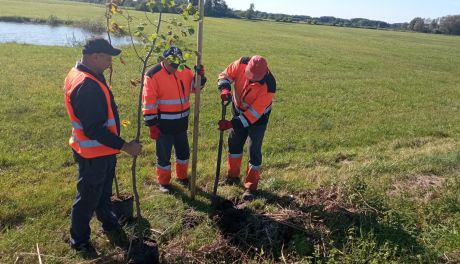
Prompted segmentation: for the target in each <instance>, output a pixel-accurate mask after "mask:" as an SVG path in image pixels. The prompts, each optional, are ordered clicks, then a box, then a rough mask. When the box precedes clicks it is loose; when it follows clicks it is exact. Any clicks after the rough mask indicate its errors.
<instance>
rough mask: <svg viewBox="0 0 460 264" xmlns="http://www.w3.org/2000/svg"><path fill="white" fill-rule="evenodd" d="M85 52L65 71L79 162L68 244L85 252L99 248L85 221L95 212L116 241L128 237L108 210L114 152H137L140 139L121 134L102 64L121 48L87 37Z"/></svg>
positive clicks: (119, 242) (106, 65)
mask: <svg viewBox="0 0 460 264" xmlns="http://www.w3.org/2000/svg"><path fill="white" fill-rule="evenodd" d="M82 53H83V57H82V59H81V61H78V62H77V64H76V65H75V67H74V68H72V69H71V70H70V72H69V73H68V75H67V77H66V79H65V82H64V98H65V105H66V109H67V113H68V115H69V118H70V121H71V125H72V136H71V138H70V140H69V145H70V146H71V148H72V150H73V156H74V159H75V161H76V162H77V164H78V181H77V194H76V197H75V200H74V203H73V206H72V211H71V228H70V245H71V247H72V248H73V249H75V250H77V251H78V252H80V253H82V254H83V255H84V256H88V257H93V256H96V255H97V253H96V251H95V249H94V247H93V246H92V245H91V243H90V241H89V239H90V233H91V229H90V226H89V222H90V220H91V218H92V216H93V213H94V212H95V213H96V216H97V218H98V219H99V221H101V222H102V228H103V230H104V232H105V233H106V234H107V236H108V237H109V239H111V240H112V242H113V243H114V244H115V245H119V246H121V245H123V244H125V243H126V242H127V239H126V234H124V232H123V230H122V229H121V226H120V224H119V223H118V221H117V218H116V216H115V215H114V213H113V212H112V210H111V201H110V197H111V196H112V182H113V178H114V176H115V167H116V162H117V158H116V154H118V153H119V152H120V150H123V151H125V152H126V153H128V154H130V155H131V156H137V155H138V154H139V153H140V152H141V149H142V146H141V144H139V143H137V142H135V141H131V142H129V143H128V142H125V141H124V140H123V139H122V138H121V137H120V119H119V115H118V110H117V105H116V103H115V100H114V97H113V94H112V92H111V90H110V87H109V86H108V85H107V83H106V80H105V78H104V75H103V72H104V70H106V69H108V68H110V67H112V56H116V55H118V54H120V53H121V50H120V49H117V48H114V47H113V46H112V45H111V44H110V43H109V42H108V41H107V40H105V39H103V38H91V39H89V40H88V41H87V42H86V44H85V45H84V47H83V50H82Z"/></svg>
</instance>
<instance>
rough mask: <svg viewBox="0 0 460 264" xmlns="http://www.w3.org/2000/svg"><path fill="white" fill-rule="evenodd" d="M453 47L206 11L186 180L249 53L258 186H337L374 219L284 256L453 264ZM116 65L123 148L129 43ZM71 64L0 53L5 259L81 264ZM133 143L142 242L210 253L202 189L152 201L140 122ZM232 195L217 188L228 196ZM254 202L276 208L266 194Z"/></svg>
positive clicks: (43, 55)
mask: <svg viewBox="0 0 460 264" xmlns="http://www.w3.org/2000/svg"><path fill="white" fill-rule="evenodd" d="M0 6H2V9H1V10H0V16H26V17H41V18H47V17H48V16H49V15H55V16H57V17H58V18H60V19H72V20H80V19H85V18H92V19H95V18H97V17H100V18H101V20H103V15H104V9H103V8H101V7H99V6H96V5H89V4H82V3H74V2H67V1H57V0H56V1H54V0H53V1H52V0H50V1H38V2H35V1H9V0H0ZM4 7H5V8H4ZM136 15H140V14H136ZM194 39H195V36H193V38H192V39H190V40H188V43H193V41H194ZM459 44H460V38H459V37H452V36H441V35H431V34H415V33H402V32H391V31H377V30H364V29H351V28H336V27H324V26H309V25H299V24H284V23H273V22H253V21H244V20H233V19H215V18H206V20H205V33H204V51H203V56H204V57H203V62H204V64H205V67H206V72H207V76H208V84H207V85H206V88H205V90H203V93H202V102H201V106H202V108H201V114H200V138H199V157H198V162H199V163H198V179H197V185H198V186H199V187H200V188H203V189H204V190H205V191H207V192H210V191H211V190H212V184H213V179H214V173H215V160H216V153H217V141H218V131H217V130H216V122H217V120H218V119H219V117H220V103H219V97H218V93H217V90H216V78H217V74H218V73H219V72H220V71H222V70H223V69H224V68H225V67H226V66H227V65H228V64H229V63H231V62H232V61H233V60H235V59H237V58H239V57H240V56H247V55H253V54H261V55H263V56H265V57H266V58H267V59H268V61H269V65H270V69H271V70H272V72H273V73H274V75H275V76H276V78H277V82H278V90H277V94H276V97H275V101H274V107H273V112H272V115H271V117H270V124H269V128H268V130H267V133H266V136H265V142H264V148H263V151H264V161H263V164H264V173H263V176H262V180H261V184H260V189H261V190H263V191H264V192H266V193H270V194H272V195H273V196H275V197H276V196H283V195H288V194H294V196H295V195H296V194H297V193H298V192H301V191H305V190H311V191H315V190H317V189H318V188H320V187H324V186H325V187H330V186H338V187H339V188H341V189H343V190H344V192H345V194H346V198H347V199H348V200H349V201H350V202H353V203H356V204H357V205H358V206H362V207H368V208H372V209H375V210H376V211H378V214H377V215H378V217H376V218H375V219H372V220H369V219H368V218H366V217H365V216H363V219H362V221H361V222H362V225H361V226H358V227H350V226H343V227H342V229H341V230H339V232H338V233H339V234H342V233H343V234H344V235H342V236H339V237H338V239H339V240H340V241H341V243H334V242H333V241H332V242H330V245H329V246H328V248H329V249H330V250H328V251H327V254H324V255H319V252H320V250H319V249H317V248H316V247H315V249H314V250H313V251H314V252H313V253H312V252H310V253H308V254H307V253H300V252H302V250H301V249H302V243H300V242H299V243H298V245H297V246H296V245H293V244H292V243H291V244H289V245H286V249H287V250H288V251H289V252H291V253H292V254H296V252H297V255H300V258H301V259H302V258H303V260H304V262H305V263H307V262H309V261H317V262H326V263H327V262H330V263H334V261H340V262H354V263H369V262H372V261H375V263H388V262H394V263H414V262H420V263H433V262H447V261H460V257H459V255H460V233H459V232H460V182H459V180H458V177H459V174H460V125H459V124H460V89H459V85H458V84H459V83H460V75H459V74H458V73H459V72H460V45H459ZM123 56H124V58H125V60H126V61H127V65H122V64H120V63H118V61H117V59H114V84H113V87H114V88H113V92H114V95H115V97H116V100H117V102H118V105H119V111H120V114H121V118H122V119H126V120H129V121H131V125H130V126H128V127H126V128H123V129H122V136H123V137H124V138H126V139H131V138H133V137H134V135H135V122H136V105H137V94H138V91H137V88H132V87H131V86H130V84H129V80H130V79H133V78H138V77H139V73H138V71H139V62H138V61H136V59H135V57H134V53H133V50H132V49H130V48H128V47H126V48H125V49H124V52H123ZM79 57H80V50H79V49H78V48H69V47H44V46H33V45H22V44H0V74H1V76H2V77H1V78H0V124H1V125H0V179H1V180H0V229H1V233H0V262H1V263H12V262H14V261H15V259H16V257H18V256H21V258H20V262H19V263H31V262H36V257H33V256H27V255H20V254H21V252H22V253H23V252H34V251H35V246H36V244H37V243H38V245H39V247H40V250H41V252H42V253H43V254H46V255H50V256H53V257H46V258H45V260H46V263H74V262H79V261H81V259H80V258H79V257H78V256H76V255H75V254H74V253H73V252H72V251H71V250H70V248H69V247H68V245H67V243H66V241H67V240H68V237H69V235H68V230H69V213H70V207H71V204H72V199H73V196H74V193H75V177H76V165H75V164H74V162H73V160H72V156H71V151H70V149H69V147H68V145H67V141H68V137H69V134H70V125H69V122H68V118H67V114H66V112H65V108H64V104H63V94H62V83H63V80H64V78H65V76H66V74H67V72H68V70H69V69H70V68H71V67H72V66H73V65H74V63H75V61H77V60H78V59H79ZM190 64H191V65H193V62H191V63H190ZM191 121H192V120H191ZM192 124H193V121H192V122H191V127H192ZM190 131H191V129H190ZM190 135H191V133H190ZM190 140H191V137H190ZM142 142H143V143H144V150H143V153H142V155H141V156H140V158H139V159H138V160H139V164H138V168H139V169H138V177H139V190H140V196H141V203H142V212H143V216H144V217H145V218H146V219H147V220H148V221H149V222H150V225H151V227H152V228H153V229H155V230H159V231H161V232H163V235H161V236H156V237H155V236H154V237H155V238H156V239H157V240H158V241H159V242H160V249H162V248H166V247H167V246H168V245H171V244H173V243H175V242H177V241H180V240H182V241H185V242H186V245H185V247H186V250H190V251H196V250H198V249H200V248H201V247H202V246H205V245H208V244H212V243H213V242H214V241H215V240H216V239H217V236H218V234H219V228H218V227H217V226H216V224H215V222H213V221H212V220H210V219H208V218H207V216H208V214H209V213H210V211H211V206H210V200H209V199H208V197H207V196H206V195H202V194H199V195H197V197H196V200H195V201H190V199H188V195H189V194H188V192H187V191H186V190H183V189H180V188H179V190H182V192H179V193H178V194H177V195H174V196H173V195H163V194H160V193H159V192H158V191H157V190H156V189H157V187H156V185H155V184H154V182H155V179H154V178H153V171H154V166H155V158H154V149H155V148H154V144H153V143H152V141H151V140H150V139H149V138H148V136H147V131H146V128H143V129H142ZM246 156H247V153H245V158H246V159H247V157H246ZM130 165H131V159H130V158H129V157H128V156H127V155H125V154H122V155H120V156H119V164H118V177H119V181H120V184H121V189H122V190H123V191H126V192H130V191H131V180H130ZM223 169H224V170H225V163H224V164H223ZM223 174H224V173H223ZM241 192H242V190H241V189H239V188H236V187H231V188H230V187H223V188H220V189H219V193H220V194H221V195H223V196H225V197H227V198H231V197H234V196H236V195H238V194H241ZM250 206H252V208H256V209H258V210H262V211H264V210H268V211H270V210H273V205H272V204H271V203H270V201H269V199H268V198H267V197H266V196H263V197H262V198H261V199H258V200H256V201H254V202H252V205H250ZM190 214H193V215H196V216H197V217H198V218H199V219H205V220H203V221H201V222H200V224H199V225H198V226H195V227H192V228H186V227H184V226H183V218H184V216H189V215H190ZM92 227H93V233H92V239H93V241H95V242H96V246H97V247H98V249H99V250H101V251H102V253H104V254H111V253H113V248H111V247H110V246H109V245H108V243H107V242H106V240H105V238H104V236H103V235H102V234H101V232H100V231H99V230H100V225H99V223H97V221H96V220H94V221H93V222H92ZM299 240H300V241H302V240H301V239H299ZM291 242H292V241H291ZM293 243H294V242H293ZM294 244H295V243H294ZM321 252H322V251H321ZM286 254H287V253H286ZM34 258H35V259H34ZM272 261H273V262H277V261H281V260H280V259H273V260H272Z"/></svg>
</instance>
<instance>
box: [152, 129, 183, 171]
mask: <svg viewBox="0 0 460 264" xmlns="http://www.w3.org/2000/svg"><path fill="white" fill-rule="evenodd" d="M156 146H157V147H156V151H157V164H158V165H159V166H161V167H168V166H170V165H171V161H170V159H171V151H172V147H173V146H174V151H175V153H176V158H177V159H179V160H183V161H184V160H188V159H189V158H190V147H189V145H188V138H187V131H184V132H180V133H178V134H163V133H161V134H160V137H159V138H158V139H157V143H156Z"/></svg>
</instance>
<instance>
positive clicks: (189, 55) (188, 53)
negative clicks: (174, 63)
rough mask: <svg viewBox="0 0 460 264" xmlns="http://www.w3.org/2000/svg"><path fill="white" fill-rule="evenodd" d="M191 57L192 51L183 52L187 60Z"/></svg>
mask: <svg viewBox="0 0 460 264" xmlns="http://www.w3.org/2000/svg"><path fill="white" fill-rule="evenodd" d="M191 57H192V53H190V52H185V54H184V59H186V60H188V59H190V58H191Z"/></svg>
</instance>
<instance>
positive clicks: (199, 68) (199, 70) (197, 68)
mask: <svg viewBox="0 0 460 264" xmlns="http://www.w3.org/2000/svg"><path fill="white" fill-rule="evenodd" d="M195 71H196V73H198V75H200V76H201V78H203V77H204V66H203V65H195Z"/></svg>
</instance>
